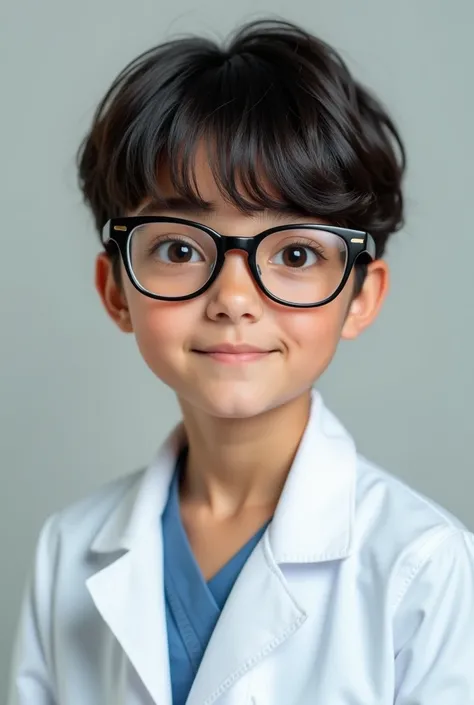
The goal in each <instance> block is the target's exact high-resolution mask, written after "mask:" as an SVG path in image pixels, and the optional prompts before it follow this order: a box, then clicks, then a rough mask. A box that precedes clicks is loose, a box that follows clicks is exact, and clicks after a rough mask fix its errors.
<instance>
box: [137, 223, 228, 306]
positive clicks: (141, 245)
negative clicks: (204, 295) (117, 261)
mask: <svg viewBox="0 0 474 705" xmlns="http://www.w3.org/2000/svg"><path fill="white" fill-rule="evenodd" d="M129 256H130V264H131V267H132V270H133V273H134V275H135V278H136V279H137V281H138V283H139V284H140V285H141V286H142V287H143V288H144V289H146V290H147V291H149V292H150V293H152V294H156V295H157V296H165V297H169V298H175V297H180V296H187V295H188V294H193V293H195V292H196V291H198V290H199V289H201V287H203V286H204V284H206V282H207V281H208V279H209V277H210V276H211V274H212V272H213V270H214V267H215V264H216V259H217V249H216V246H215V244H214V240H213V239H212V238H211V236H210V235H208V234H207V233H206V232H204V230H200V229H199V228H195V227H193V226H191V225H182V224H180V223H172V222H164V223H146V224H144V225H140V226H138V227H137V228H135V229H134V230H133V231H132V233H131V236H130V244H129Z"/></svg>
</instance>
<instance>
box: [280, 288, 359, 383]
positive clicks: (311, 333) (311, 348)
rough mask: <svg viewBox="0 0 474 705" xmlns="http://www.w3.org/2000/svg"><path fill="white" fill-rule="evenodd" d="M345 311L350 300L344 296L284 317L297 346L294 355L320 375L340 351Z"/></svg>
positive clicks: (286, 335) (285, 332)
mask: <svg viewBox="0 0 474 705" xmlns="http://www.w3.org/2000/svg"><path fill="white" fill-rule="evenodd" d="M345 313H346V302H345V301H344V300H343V298H342V297H340V298H339V299H336V300H335V301H332V302H331V303H330V304H327V305H326V306H321V307H320V308H315V309H306V310H304V309H302V310H299V311H298V310H293V311H291V312H288V313H286V312H285V313H284V314H283V315H282V317H281V320H280V330H281V332H282V334H283V336H284V338H285V339H287V340H288V341H289V342H290V345H291V346H292V347H293V350H292V352H293V354H296V355H297V356H298V357H299V362H300V364H301V365H302V366H304V367H305V368H306V369H308V370H309V369H312V370H313V371H314V373H315V375H316V376H318V375H319V374H322V372H323V371H324V369H325V368H326V366H327V365H328V364H329V362H330V361H331V359H332V357H333V355H334V353H335V351H336V348H337V345H338V343H339V340H340V337H341V331H342V327H343V325H344V319H345Z"/></svg>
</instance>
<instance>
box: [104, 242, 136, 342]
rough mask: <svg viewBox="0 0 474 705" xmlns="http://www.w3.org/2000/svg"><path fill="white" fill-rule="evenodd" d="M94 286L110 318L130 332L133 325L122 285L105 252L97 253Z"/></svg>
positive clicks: (121, 328) (123, 329) (122, 328)
mask: <svg viewBox="0 0 474 705" xmlns="http://www.w3.org/2000/svg"><path fill="white" fill-rule="evenodd" d="M95 288H96V289H97V292H98V294H99V296H100V298H101V300H102V303H103V305H104V308H105V310H106V311H107V313H108V314H109V316H110V318H111V319H112V320H113V321H114V322H115V323H116V324H117V325H118V327H119V328H120V330H121V331H123V332H124V333H132V332H133V326H132V321H131V318H130V312H129V310H128V305H127V299H126V298H125V293H124V290H123V287H122V286H121V285H120V283H119V282H117V281H116V279H115V276H114V273H113V267H112V260H111V259H110V257H109V255H107V253H105V252H101V253H100V254H99V255H97V259H96V263H95Z"/></svg>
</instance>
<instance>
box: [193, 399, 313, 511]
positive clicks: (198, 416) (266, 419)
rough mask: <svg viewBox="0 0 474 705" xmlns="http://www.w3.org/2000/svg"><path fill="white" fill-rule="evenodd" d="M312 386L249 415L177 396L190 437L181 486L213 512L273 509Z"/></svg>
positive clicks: (306, 413)
mask: <svg viewBox="0 0 474 705" xmlns="http://www.w3.org/2000/svg"><path fill="white" fill-rule="evenodd" d="M310 404H311V392H310V391H308V392H306V393H305V394H303V395H301V396H299V397H297V398H296V399H293V400H291V401H289V402H287V403H286V404H284V405H283V406H280V407H278V408H276V409H272V410H270V411H268V412H265V413H264V414H261V415H259V416H256V417H252V418H250V419H222V418H216V417H212V416H208V415H206V414H203V413H202V411H200V410H197V409H195V408H194V407H190V406H188V405H187V404H186V402H183V401H182V400H181V408H182V411H183V418H184V426H185V429H186V435H187V439H188V443H189V453H188V459H187V465H186V472H185V475H184V479H183V485H182V488H181V491H182V493H183V497H186V500H187V501H188V502H192V503H194V502H196V503H199V504H201V505H203V504H204V505H207V506H208V508H209V509H210V511H211V512H212V514H214V515H216V516H217V515H219V516H227V517H230V516H235V515H237V514H239V513H240V512H242V510H245V509H250V508H258V507H261V508H265V507H267V508H268V507H269V508H272V509H274V508H275V507H276V504H277V503H278V499H279V497H280V494H281V491H282V489H283V485H284V484H285V481H286V478H287V475H288V472H289V470H290V467H291V464H292V462H293V459H294V457H295V454H296V451H297V449H298V446H299V443H300V441H301V437H302V435H303V433H304V430H305V427H306V424H307V421H308V417H309V411H310Z"/></svg>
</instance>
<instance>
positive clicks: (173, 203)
mask: <svg viewBox="0 0 474 705" xmlns="http://www.w3.org/2000/svg"><path fill="white" fill-rule="evenodd" d="M215 210H216V206H215V204H214V203H212V202H209V201H203V202H202V203H193V202H192V201H189V200H188V199H186V198H182V197H180V196H170V197H169V198H162V199H160V200H152V201H149V202H148V203H145V205H144V206H143V208H140V210H139V211H138V213H137V215H156V213H158V212H160V211H179V212H180V213H187V214H193V215H201V214H202V213H213V212H215Z"/></svg>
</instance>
